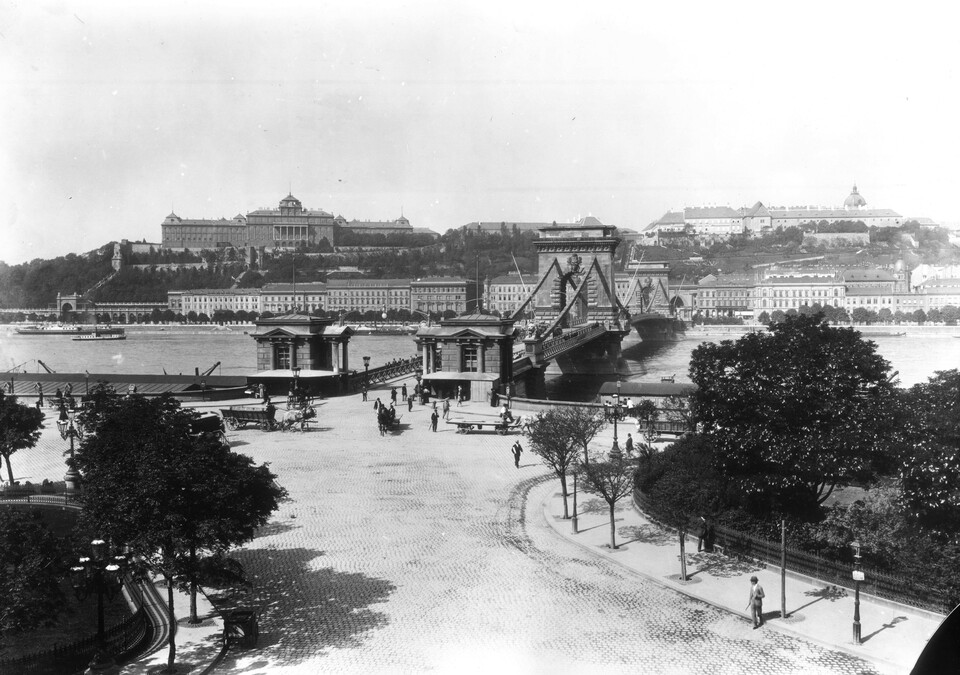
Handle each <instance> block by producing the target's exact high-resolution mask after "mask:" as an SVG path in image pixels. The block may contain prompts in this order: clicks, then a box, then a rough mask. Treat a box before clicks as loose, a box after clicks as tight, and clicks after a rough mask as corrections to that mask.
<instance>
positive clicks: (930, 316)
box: [927, 307, 943, 323]
mask: <svg viewBox="0 0 960 675" xmlns="http://www.w3.org/2000/svg"><path fill="white" fill-rule="evenodd" d="M927 321H929V322H930V323H940V322H941V321H943V315H942V314H941V313H940V310H939V309H937V308H936V307H932V308H931V309H930V311H929V312H927Z"/></svg>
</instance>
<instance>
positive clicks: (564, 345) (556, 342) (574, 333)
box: [538, 324, 607, 360]
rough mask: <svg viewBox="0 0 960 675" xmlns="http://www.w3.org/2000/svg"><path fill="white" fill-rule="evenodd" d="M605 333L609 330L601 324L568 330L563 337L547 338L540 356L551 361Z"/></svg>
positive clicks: (541, 345)
mask: <svg viewBox="0 0 960 675" xmlns="http://www.w3.org/2000/svg"><path fill="white" fill-rule="evenodd" d="M605 332H607V328H606V326H603V325H601V324H590V325H589V326H584V327H583V328H574V329H568V330H566V331H564V332H563V334H562V335H559V336H557V337H552V338H547V339H546V340H544V341H543V342H541V343H540V350H539V355H538V356H539V358H541V359H543V360H550V359H552V358H554V357H555V356H557V355H558V354H562V353H563V352H565V351H567V350H569V349H572V348H573V347H575V346H577V344H578V343H581V342H586V341H587V340H592V339H593V338H595V337H597V336H598V335H602V334H603V333H605Z"/></svg>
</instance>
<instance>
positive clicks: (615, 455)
mask: <svg viewBox="0 0 960 675" xmlns="http://www.w3.org/2000/svg"><path fill="white" fill-rule="evenodd" d="M603 416H604V417H605V418H606V419H607V421H608V422H613V447H612V448H610V459H612V460H617V459H622V458H623V453H622V452H621V451H620V444H619V442H618V439H617V422H619V421H621V420H624V419H626V417H627V409H626V406H624V405H623V404H622V401H621V400H620V376H619V375H618V376H617V393H615V394H614V395H613V403H612V404H608V403H607V402H606V401H604V403H603Z"/></svg>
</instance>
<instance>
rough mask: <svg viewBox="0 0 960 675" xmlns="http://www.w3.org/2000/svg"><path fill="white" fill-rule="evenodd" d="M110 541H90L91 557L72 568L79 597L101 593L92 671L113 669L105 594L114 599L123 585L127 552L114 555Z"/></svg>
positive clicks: (74, 584) (71, 571) (99, 595)
mask: <svg viewBox="0 0 960 675" xmlns="http://www.w3.org/2000/svg"><path fill="white" fill-rule="evenodd" d="M109 548H110V547H109V545H108V544H107V542H105V541H104V540H103V539H94V540H93V541H92V542H90V550H91V555H90V557H84V558H80V560H79V562H78V564H77V565H75V566H73V567H71V568H70V582H71V584H72V585H73V591H74V593H76V596H77V599H79V600H84V599H86V598H87V597H88V596H89V595H90V594H92V593H96V594H97V654H96V656H95V657H94V661H93V664H92V665H91V671H92V672H104V671H109V670H110V667H111V666H112V663H113V659H112V658H111V657H110V655H109V654H108V652H107V645H106V632H105V631H104V626H103V597H104V595H106V596H107V597H109V598H110V599H113V598H114V597H115V596H116V594H117V591H119V590H120V588H121V587H122V586H123V568H124V567H125V566H126V563H127V559H126V557H125V556H122V555H118V556H114V557H112V558H111V557H110V555H109Z"/></svg>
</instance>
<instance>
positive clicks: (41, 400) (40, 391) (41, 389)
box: [36, 382, 43, 410]
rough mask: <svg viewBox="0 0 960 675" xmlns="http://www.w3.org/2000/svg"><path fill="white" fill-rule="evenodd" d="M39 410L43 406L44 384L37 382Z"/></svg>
mask: <svg viewBox="0 0 960 675" xmlns="http://www.w3.org/2000/svg"><path fill="white" fill-rule="evenodd" d="M36 389H37V410H39V409H40V408H42V407H43V385H42V384H40V383H39V382H37V384H36Z"/></svg>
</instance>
